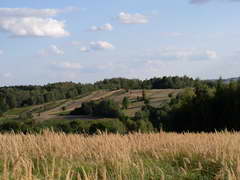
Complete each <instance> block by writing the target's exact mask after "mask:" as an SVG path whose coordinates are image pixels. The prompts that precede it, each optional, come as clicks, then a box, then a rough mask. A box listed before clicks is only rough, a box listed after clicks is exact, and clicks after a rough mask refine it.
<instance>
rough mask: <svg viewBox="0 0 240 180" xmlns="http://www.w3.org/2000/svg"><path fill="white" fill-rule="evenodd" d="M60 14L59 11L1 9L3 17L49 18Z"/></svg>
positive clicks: (0, 14) (0, 13)
mask: <svg viewBox="0 0 240 180" xmlns="http://www.w3.org/2000/svg"><path fill="white" fill-rule="evenodd" d="M58 13H60V10H58V9H32V8H0V16H1V17H4V16H6V17H9V16H12V17H31V16H33V17H49V16H56V15H57V14H58Z"/></svg>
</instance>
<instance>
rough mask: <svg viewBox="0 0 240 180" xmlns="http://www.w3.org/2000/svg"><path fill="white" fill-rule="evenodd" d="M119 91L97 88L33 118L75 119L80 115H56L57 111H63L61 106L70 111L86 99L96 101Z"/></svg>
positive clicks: (40, 119) (43, 119)
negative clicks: (88, 93) (97, 89)
mask: <svg viewBox="0 0 240 180" xmlns="http://www.w3.org/2000/svg"><path fill="white" fill-rule="evenodd" d="M121 91H124V90H122V89H120V90H116V91H104V90H99V91H94V92H92V93H91V94H90V95H87V96H85V97H82V98H80V99H77V100H68V101H67V102H66V103H64V104H62V105H60V106H58V107H56V108H53V109H51V110H49V111H45V112H42V113H40V114H39V113H35V114H34V119H36V120H37V121H45V120H48V119H54V118H56V119H59V118H60V119H62V118H63V119H74V118H75V119H76V118H82V116H69V115H67V116H60V115H58V114H59V113H61V112H63V110H62V109H63V108H65V110H64V111H72V110H74V109H76V108H79V107H81V105H82V103H83V102H87V101H98V100H101V99H104V98H107V97H109V96H112V95H114V94H115V93H119V92H121Z"/></svg>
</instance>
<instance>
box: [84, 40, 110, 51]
mask: <svg viewBox="0 0 240 180" xmlns="http://www.w3.org/2000/svg"><path fill="white" fill-rule="evenodd" d="M107 49H114V46H113V45H112V44H111V43H109V42H107V41H97V42H91V43H90V44H89V46H87V47H81V48H80V51H81V52H90V51H98V50H107Z"/></svg>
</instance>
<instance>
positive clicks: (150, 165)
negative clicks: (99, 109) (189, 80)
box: [0, 131, 240, 180]
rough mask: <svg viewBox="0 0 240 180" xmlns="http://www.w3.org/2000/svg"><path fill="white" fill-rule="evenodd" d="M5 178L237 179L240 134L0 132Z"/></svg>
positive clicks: (0, 157) (0, 166) (1, 174)
mask: <svg viewBox="0 0 240 180" xmlns="http://www.w3.org/2000/svg"><path fill="white" fill-rule="evenodd" d="M0 177H1V179H3V180H8V179H14V180H15V179H21V180H25V179H27V180H28V179H30V180H35V179H49V180H50V179H68V180H70V179H85V180H88V179H89V180H90V179H91V180H92V179H119V180H125V179H164V180H167V179H172V180H174V179H189V180H190V179H203V180H205V179H215V180H221V179H233V180H239V179H240V133H230V132H222V133H212V134H204V133H202V134H190V133H189V134H175V133H164V132H161V133H152V134H140V133H137V134H130V135H119V134H115V135H114V134H110V135H107V134H101V135H98V136H85V135H66V134H57V133H52V132H49V131H46V132H44V133H43V134H41V135H23V134H4V135H0Z"/></svg>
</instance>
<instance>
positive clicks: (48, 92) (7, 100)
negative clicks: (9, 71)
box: [0, 76, 200, 115]
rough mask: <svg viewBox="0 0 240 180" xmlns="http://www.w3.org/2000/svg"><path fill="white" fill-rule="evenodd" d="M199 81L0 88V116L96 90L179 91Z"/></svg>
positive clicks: (122, 80)
mask: <svg viewBox="0 0 240 180" xmlns="http://www.w3.org/2000/svg"><path fill="white" fill-rule="evenodd" d="M199 82H200V80H198V79H196V80H194V79H193V78H189V77H187V76H183V77H178V76H173V77H165V76H164V77H162V78H152V79H149V80H144V81H142V80H139V79H126V78H112V79H105V80H103V81H98V82H95V83H93V84H81V83H73V82H60V83H53V84H48V85H44V86H33V85H29V86H10V87H0V115H1V114H3V113H4V112H6V111H7V110H9V109H12V108H16V107H25V106H31V105H37V104H43V103H48V102H51V101H56V100H61V99H68V98H74V97H77V96H79V95H82V94H84V93H87V92H91V91H94V90H99V89H108V90H114V89H168V88H169V89H178V88H185V87H193V86H194V85H195V84H197V83H199Z"/></svg>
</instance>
